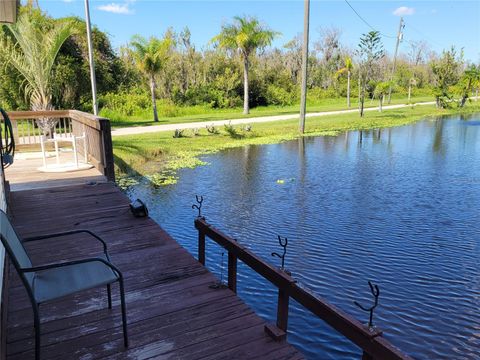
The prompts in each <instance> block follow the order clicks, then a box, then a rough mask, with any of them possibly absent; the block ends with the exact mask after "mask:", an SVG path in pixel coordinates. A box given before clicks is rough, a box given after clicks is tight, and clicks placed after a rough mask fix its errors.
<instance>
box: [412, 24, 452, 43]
mask: <svg viewBox="0 0 480 360" xmlns="http://www.w3.org/2000/svg"><path fill="white" fill-rule="evenodd" d="M408 26H409V27H410V28H411V29H412V30H413V31H415V32H416V33H417V34H418V35H420V36H422V37H423V38H425V39H427V40H428V41H430V42H431V43H433V44H435V45H437V46H440V47H443V46H444V45H441V44H440V43H438V42H436V41H433V40H432V39H431V38H430V37H429V36H426V35H425V34H424V33H423V32H422V31H420V30H418V29H417V28H416V27H415V26H412V24H408Z"/></svg>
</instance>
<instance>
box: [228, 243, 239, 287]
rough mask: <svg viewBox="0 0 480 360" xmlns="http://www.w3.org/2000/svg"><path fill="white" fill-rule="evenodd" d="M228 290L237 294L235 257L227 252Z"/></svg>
mask: <svg viewBox="0 0 480 360" xmlns="http://www.w3.org/2000/svg"><path fill="white" fill-rule="evenodd" d="M228 288H229V289H230V290H232V291H233V292H234V293H235V294H236V293H237V257H236V256H235V254H233V253H232V252H228Z"/></svg>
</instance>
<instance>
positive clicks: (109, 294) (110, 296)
mask: <svg viewBox="0 0 480 360" xmlns="http://www.w3.org/2000/svg"><path fill="white" fill-rule="evenodd" d="M107 294H108V308H109V309H111V308H112V287H111V285H110V284H108V285H107Z"/></svg>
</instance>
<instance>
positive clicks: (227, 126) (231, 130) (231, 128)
mask: <svg viewBox="0 0 480 360" xmlns="http://www.w3.org/2000/svg"><path fill="white" fill-rule="evenodd" d="M225 131H226V132H227V134H228V135H230V137H231V138H232V139H240V138H242V137H243V135H242V134H240V133H239V132H238V130H237V129H236V128H235V127H234V126H233V125H232V123H231V122H229V123H228V124H225Z"/></svg>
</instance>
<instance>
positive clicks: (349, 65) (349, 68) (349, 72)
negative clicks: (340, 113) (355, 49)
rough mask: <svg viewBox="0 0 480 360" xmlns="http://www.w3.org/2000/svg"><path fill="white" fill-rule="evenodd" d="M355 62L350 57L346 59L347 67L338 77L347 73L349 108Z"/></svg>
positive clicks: (338, 72)
mask: <svg viewBox="0 0 480 360" xmlns="http://www.w3.org/2000/svg"><path fill="white" fill-rule="evenodd" d="M352 70H353V61H352V58H351V57H350V56H347V57H346V58H345V66H344V67H343V68H341V69H340V70H338V71H337V76H340V75H343V74H345V73H347V107H350V78H351V76H352Z"/></svg>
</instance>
